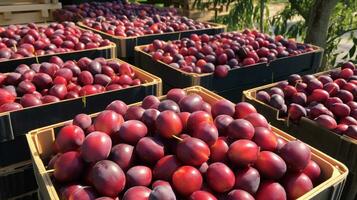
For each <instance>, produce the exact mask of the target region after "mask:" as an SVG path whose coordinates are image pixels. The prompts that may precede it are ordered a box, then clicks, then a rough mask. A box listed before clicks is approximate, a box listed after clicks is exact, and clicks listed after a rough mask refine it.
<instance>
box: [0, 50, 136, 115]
mask: <svg viewBox="0 0 357 200" xmlns="http://www.w3.org/2000/svg"><path fill="white" fill-rule="evenodd" d="M140 84H141V81H140V80H139V79H138V78H137V77H136V75H135V72H134V71H133V68H132V67H131V66H130V65H129V64H127V63H122V64H120V63H119V62H118V61H115V60H112V61H107V60H106V59H104V58H96V59H94V60H91V59H89V58H87V57H84V58H81V59H79V60H78V61H73V60H69V61H66V62H63V60H62V59H61V58H59V57H57V56H53V57H51V59H50V61H49V62H43V63H40V64H32V65H30V66H28V65H25V64H21V65H19V66H18V67H17V68H16V69H15V71H14V72H10V73H5V74H1V73H0V113H1V112H6V111H13V110H19V109H22V108H25V107H31V106H38V105H42V104H46V103H52V102H59V101H61V100H63V99H71V98H77V97H80V96H85V95H91V94H96V93H102V92H105V91H110V90H119V89H122V88H127V87H129V86H132V85H140Z"/></svg>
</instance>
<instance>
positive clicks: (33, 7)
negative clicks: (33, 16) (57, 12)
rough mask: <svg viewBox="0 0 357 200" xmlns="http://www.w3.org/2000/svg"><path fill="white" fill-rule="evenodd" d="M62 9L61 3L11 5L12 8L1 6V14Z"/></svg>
mask: <svg viewBox="0 0 357 200" xmlns="http://www.w3.org/2000/svg"><path fill="white" fill-rule="evenodd" d="M61 7H62V4H61V3H51V4H31V5H11V6H0V12H9V11H11V12H16V11H33V10H43V9H50V10H54V9H59V8H61Z"/></svg>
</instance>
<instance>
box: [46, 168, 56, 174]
mask: <svg viewBox="0 0 357 200" xmlns="http://www.w3.org/2000/svg"><path fill="white" fill-rule="evenodd" d="M54 171H55V169H49V170H46V172H47V173H53V172H54Z"/></svg>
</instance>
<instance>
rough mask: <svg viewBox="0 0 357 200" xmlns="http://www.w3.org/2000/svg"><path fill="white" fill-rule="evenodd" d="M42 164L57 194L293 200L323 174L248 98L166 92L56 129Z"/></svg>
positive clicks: (133, 199)
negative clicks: (47, 157)
mask: <svg viewBox="0 0 357 200" xmlns="http://www.w3.org/2000/svg"><path fill="white" fill-rule="evenodd" d="M53 149H54V154H53V157H52V158H51V159H50V161H49V162H48V165H47V168H48V169H54V173H53V181H54V182H55V185H56V187H57V189H58V190H57V191H58V194H59V196H60V198H61V199H95V198H97V199H101V200H104V199H105V200H110V199H122V200H154V199H156V200H157V199H160V200H175V199H190V200H202V199H205V200H217V199H222V200H223V199H224V200H237V199H247V200H253V199H257V200H262V199H281V200H284V199H296V198H298V197H300V196H302V195H303V194H305V193H307V192H308V191H310V190H311V189H312V188H313V187H314V185H315V186H316V185H317V184H319V183H320V182H321V181H322V180H321V176H320V175H321V169H320V167H319V165H318V164H317V163H316V162H314V161H313V160H311V152H310V149H309V147H308V146H307V145H305V144H304V143H302V142H300V141H298V140H295V141H289V142H286V141H285V140H283V139H282V138H281V137H279V136H277V135H276V134H275V133H273V131H272V129H271V127H270V125H269V124H268V122H267V120H266V119H265V118H264V117H263V116H262V115H260V114H259V113H257V111H256V109H255V108H254V107H253V106H252V105H251V104H249V103H245V102H243V103H238V104H236V105H234V104H233V103H232V102H230V101H228V100H225V99H222V100H218V101H216V102H215V103H213V104H212V105H211V104H209V103H208V102H205V101H204V100H203V98H202V97H201V96H200V95H198V94H197V93H190V94H187V93H186V92H185V91H184V90H182V89H172V90H170V91H169V92H168V94H167V98H166V99H163V100H162V101H160V100H159V99H158V98H157V97H155V96H147V97H146V98H145V99H144V100H143V102H142V104H141V106H131V107H128V106H127V105H126V104H124V103H123V102H122V101H120V100H116V101H114V102H112V103H111V104H109V105H108V107H107V108H106V110H104V111H102V112H101V113H99V115H98V116H97V117H96V118H94V119H91V118H90V117H89V116H88V115H86V114H79V115H77V116H76V117H75V118H74V120H73V122H72V123H71V124H68V125H66V126H64V127H62V128H61V129H60V130H59V132H57V134H56V139H55V141H54V143H53Z"/></svg>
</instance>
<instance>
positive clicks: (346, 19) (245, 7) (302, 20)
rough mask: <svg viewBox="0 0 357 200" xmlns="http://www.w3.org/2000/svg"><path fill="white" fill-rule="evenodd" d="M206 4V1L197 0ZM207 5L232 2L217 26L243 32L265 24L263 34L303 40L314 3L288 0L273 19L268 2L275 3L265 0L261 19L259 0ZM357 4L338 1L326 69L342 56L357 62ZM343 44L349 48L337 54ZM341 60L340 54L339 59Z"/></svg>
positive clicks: (352, 0) (219, 0)
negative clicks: (221, 24)
mask: <svg viewBox="0 0 357 200" xmlns="http://www.w3.org/2000/svg"><path fill="white" fill-rule="evenodd" d="M197 1H203V0H197ZM205 2H206V3H207V2H208V3H213V4H215V3H216V4H215V5H218V4H219V3H227V2H229V3H230V5H231V6H232V9H231V11H230V13H229V15H227V16H223V17H218V18H217V19H215V21H216V22H218V23H224V24H227V25H228V30H230V31H232V30H242V29H244V28H256V29H258V28H259V27H260V26H259V25H260V23H262V24H263V31H264V32H266V33H271V34H275V35H279V34H280V35H284V36H286V37H289V38H297V40H298V41H303V40H304V39H305V37H306V31H307V23H306V21H308V20H309V14H310V8H312V7H313V4H314V0H288V2H286V1H285V2H286V6H285V8H284V9H283V10H282V11H281V12H279V13H277V14H276V15H274V16H270V15H269V3H273V2H274V3H275V2H276V1H274V0H270V1H269V0H263V3H264V5H263V9H264V17H263V18H261V12H260V9H261V1H260V0H235V1H234V0H232V1H224V0H206V1H205ZM356 11H357V1H356V0H339V2H338V4H337V5H336V7H335V8H334V12H333V14H332V15H331V17H330V25H329V28H328V35H327V41H326V47H325V59H324V61H325V63H324V66H334V65H335V64H336V58H337V56H338V55H340V54H342V55H343V56H342V59H344V60H357V12H356ZM341 42H342V43H346V42H347V43H349V44H351V45H350V49H347V50H345V51H344V52H342V53H341V52H338V51H337V50H338V48H339V47H340V44H341ZM339 57H341V55H340V56H339Z"/></svg>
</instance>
